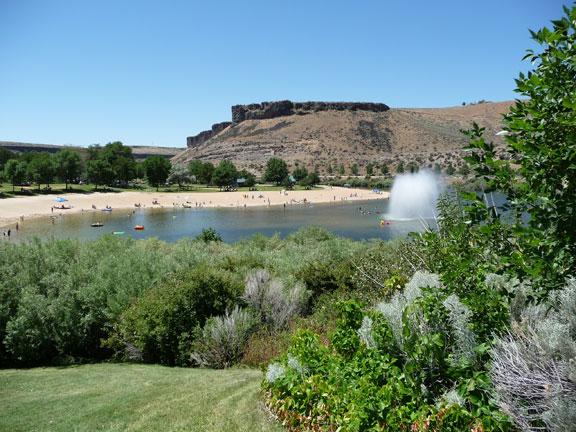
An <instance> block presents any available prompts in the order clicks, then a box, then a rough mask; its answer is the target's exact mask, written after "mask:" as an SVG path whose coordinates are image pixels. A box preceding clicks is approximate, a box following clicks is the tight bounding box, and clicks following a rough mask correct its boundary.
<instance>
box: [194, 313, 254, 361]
mask: <svg viewBox="0 0 576 432" xmlns="http://www.w3.org/2000/svg"><path fill="white" fill-rule="evenodd" d="M256 324H257V321H256V319H255V317H254V316H253V315H252V314H251V313H250V312H249V311H247V310H243V309H240V308H238V307H235V308H234V309H233V310H232V312H230V313H228V312H226V314H225V315H223V316H217V317H212V318H210V319H209V320H208V321H206V324H205V325H204V328H203V329H202V333H201V334H200V335H199V337H198V338H196V342H195V344H194V347H193V352H192V355H191V360H192V363H193V364H195V365H198V366H203V367H212V368H218V369H222V368H227V367H230V366H232V365H234V364H235V363H237V362H238V361H239V360H240V358H241V357H242V354H243V353H244V349H245V347H246V342H247V341H248V338H249V336H250V334H251V333H252V331H253V329H254V327H255V325H256Z"/></svg>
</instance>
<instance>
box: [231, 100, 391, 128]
mask: <svg viewBox="0 0 576 432" xmlns="http://www.w3.org/2000/svg"><path fill="white" fill-rule="evenodd" d="M389 109H390V108H389V107H388V105H386V104H383V103H371V102H292V101H289V100H283V101H277V102H262V103H259V104H249V105H234V106H233V107H232V122H233V123H235V124H237V123H240V122H243V121H244V120H264V119H273V118H276V117H282V116H289V115H294V114H299V115H304V114H309V113H313V112H319V111H328V110H335V111H370V112H384V111H388V110H389Z"/></svg>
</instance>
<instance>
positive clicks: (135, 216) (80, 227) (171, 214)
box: [14, 200, 422, 242]
mask: <svg viewBox="0 0 576 432" xmlns="http://www.w3.org/2000/svg"><path fill="white" fill-rule="evenodd" d="M387 211H388V200H378V201H356V202H349V203H331V204H315V205H313V206H301V205H298V206H290V207H288V208H286V209H284V208H283V207H269V208H266V207H258V208H255V207H254V208H242V209H208V208H204V209H185V208H170V209H135V210H114V211H112V212H111V213H107V212H89V213H81V214H70V215H63V216H59V217H56V218H54V220H53V221H51V220H50V219H46V220H44V219H43V220H36V221H33V220H30V221H25V223H23V224H22V228H21V229H20V231H19V232H18V233H17V236H14V239H15V240H25V239H30V238H32V237H34V236H36V237H39V238H43V239H46V238H51V237H54V238H81V239H95V238H97V237H99V236H101V235H103V234H106V233H108V234H109V233H113V232H123V234H121V235H124V236H131V237H133V238H147V237H157V238H159V239H161V240H164V241H167V242H174V241H177V240H179V239H181V238H183V237H195V236H197V235H198V234H200V232H201V231H202V229H203V228H207V227H212V228H214V229H216V231H218V232H219V233H220V234H221V235H222V238H223V239H224V241H226V242H234V241H237V240H239V239H241V238H245V237H250V236H251V235H253V234H255V233H261V234H264V235H267V236H269V235H273V234H275V233H278V234H279V235H280V236H282V237H284V236H286V235H288V234H290V233H291V232H293V231H296V230H298V229H299V228H301V227H303V226H308V225H318V226H322V227H324V228H326V229H328V230H329V231H331V232H333V233H335V234H337V235H340V236H343V237H348V238H352V239H355V240H364V239H371V238H377V239H382V240H389V239H392V238H395V237H399V236H405V235H406V234H408V233H409V232H410V231H418V230H421V229H422V224H421V223H420V222H418V221H405V222H401V221H399V222H393V223H391V224H390V225H381V224H380V219H381V217H383V216H382V215H384V214H386V213H387ZM94 222H102V223H103V224H104V226H103V227H101V228H92V227H91V226H90V224H92V223H94ZM135 225H144V227H145V229H144V231H135V230H134V226H135Z"/></svg>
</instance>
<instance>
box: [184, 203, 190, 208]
mask: <svg viewBox="0 0 576 432" xmlns="http://www.w3.org/2000/svg"><path fill="white" fill-rule="evenodd" d="M182 207H184V208H192V206H191V205H190V204H182Z"/></svg>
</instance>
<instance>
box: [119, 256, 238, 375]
mask: <svg viewBox="0 0 576 432" xmlns="http://www.w3.org/2000/svg"><path fill="white" fill-rule="evenodd" d="M241 292H242V284H241V282H240V281H239V280H238V278H236V277H234V276H233V275H232V274H230V273H226V272H222V271H217V270H215V269H212V268H209V267H205V266H200V267H197V268H194V269H192V270H189V269H185V270H181V271H179V272H177V273H175V274H173V275H172V276H171V277H169V278H168V279H167V280H165V281H163V282H162V283H159V284H158V285H157V286H155V287H154V288H153V289H151V290H150V291H148V292H147V293H145V294H144V295H143V296H142V297H140V298H139V299H138V300H137V301H136V303H135V304H134V305H133V306H132V307H130V308H129V309H128V310H127V311H126V312H125V313H124V314H123V315H122V319H121V321H120V323H119V325H118V329H117V332H118V335H119V336H120V339H121V340H122V341H124V342H125V343H130V344H132V345H133V346H135V347H136V348H137V349H139V350H140V351H141V352H142V357H143V360H144V361H145V362H150V363H161V364H166V365H175V364H186V363H187V361H188V359H187V356H188V353H189V352H190V346H191V344H192V342H193V333H194V331H195V329H196V327H198V326H203V325H204V323H205V321H206V320H207V319H208V318H209V317H211V316H215V315H218V314H223V313H224V312H225V311H226V310H227V309H229V308H232V307H233V306H234V305H235V303H236V301H237V299H238V298H239V296H240V294H241Z"/></svg>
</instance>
